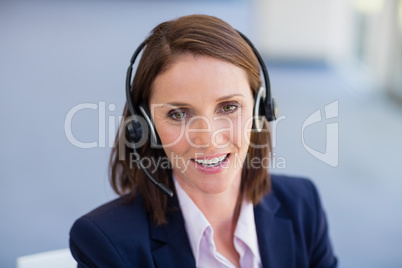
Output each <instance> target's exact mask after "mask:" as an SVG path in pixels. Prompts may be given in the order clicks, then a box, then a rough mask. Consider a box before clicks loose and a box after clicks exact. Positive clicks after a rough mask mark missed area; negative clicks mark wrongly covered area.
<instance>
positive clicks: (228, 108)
mask: <svg viewBox="0 0 402 268" xmlns="http://www.w3.org/2000/svg"><path fill="white" fill-rule="evenodd" d="M238 108H239V104H235V103H227V104H224V105H223V106H222V108H221V111H222V112H223V113H225V114H227V113H232V112H234V111H236V110H237V109H238Z"/></svg>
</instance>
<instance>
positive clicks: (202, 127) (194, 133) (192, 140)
mask: <svg viewBox="0 0 402 268" xmlns="http://www.w3.org/2000/svg"><path fill="white" fill-rule="evenodd" d="M223 133H224V130H223V129H222V122H219V120H216V119H214V118H213V117H206V116H197V117H193V118H192V122H189V127H188V129H187V131H186V134H188V135H187V138H188V142H189V144H190V145H191V146H194V147H195V148H216V147H219V145H221V144H223V143H225V138H224V134H223Z"/></svg>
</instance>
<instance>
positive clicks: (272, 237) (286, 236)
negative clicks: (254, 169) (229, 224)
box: [254, 194, 296, 268]
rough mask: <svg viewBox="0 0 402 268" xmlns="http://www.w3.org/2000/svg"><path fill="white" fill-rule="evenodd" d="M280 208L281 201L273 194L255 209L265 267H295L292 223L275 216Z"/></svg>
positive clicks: (261, 254) (262, 260)
mask: <svg viewBox="0 0 402 268" xmlns="http://www.w3.org/2000/svg"><path fill="white" fill-rule="evenodd" d="M279 207H280V203H279V201H278V200H277V199H276V198H275V196H274V195H272V194H271V195H269V196H267V197H264V199H263V200H262V201H261V202H260V203H259V204H258V205H257V206H255V208H254V218H255V225H256V228H257V236H258V244H259V249H260V256H261V262H262V266H263V267H270V268H272V267H295V262H294V260H295V254H296V252H295V248H294V243H295V239H294V237H293V232H294V231H293V229H292V223H291V221H290V220H287V219H283V218H279V217H278V216H277V215H275V214H276V212H277V211H278V209H279Z"/></svg>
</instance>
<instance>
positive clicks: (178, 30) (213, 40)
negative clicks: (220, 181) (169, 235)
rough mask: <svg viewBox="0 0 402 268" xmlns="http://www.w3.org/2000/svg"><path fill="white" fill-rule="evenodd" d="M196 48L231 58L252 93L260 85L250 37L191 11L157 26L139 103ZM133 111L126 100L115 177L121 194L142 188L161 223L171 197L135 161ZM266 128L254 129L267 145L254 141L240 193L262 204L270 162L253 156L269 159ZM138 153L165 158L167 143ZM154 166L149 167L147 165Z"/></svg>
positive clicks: (138, 80)
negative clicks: (129, 131) (128, 124)
mask: <svg viewBox="0 0 402 268" xmlns="http://www.w3.org/2000/svg"><path fill="white" fill-rule="evenodd" d="M183 54H192V55H203V56H209V57H213V58H216V59H220V60H224V61H227V62H230V63H232V64H234V65H236V66H238V67H240V68H242V69H243V70H245V72H246V73H247V75H248V80H249V84H250V88H251V90H252V92H253V95H255V94H256V92H257V90H258V89H259V87H260V85H261V80H260V74H259V65H258V61H257V58H256V57H255V55H254V53H253V51H252V50H251V48H250V47H249V45H248V44H247V43H246V42H245V40H244V39H243V38H242V37H241V36H240V35H239V34H238V33H237V31H236V30H235V29H234V28H232V27H231V26H230V25H229V24H227V23H226V22H224V21H222V20H220V19H218V18H215V17H211V16H207V15H191V16H185V17H181V18H179V19H177V20H172V21H167V22H164V23H161V24H160V25H158V26H157V27H156V28H155V29H153V31H152V33H151V35H150V36H149V37H148V39H147V40H146V47H145V49H144V52H143V55H142V57H141V60H140V62H139V64H138V68H137V71H136V74H135V76H134V80H133V83H132V88H131V95H132V96H131V97H132V100H133V105H134V107H138V105H139V104H140V103H146V104H148V102H149V98H150V95H151V90H152V85H153V82H154V80H155V78H156V76H157V75H158V74H160V73H162V72H163V71H164V70H166V69H167V68H169V66H170V65H171V64H172V63H174V61H175V60H177V58H178V57H179V56H180V55H183ZM129 116H130V114H129V111H128V110H127V106H126V107H125V108H124V112H123V120H122V122H121V125H120V129H119V131H118V133H117V135H116V139H115V143H114V147H113V149H112V153H111V158H110V170H109V172H110V182H111V185H112V187H113V189H114V191H115V192H116V193H117V194H119V195H125V194H127V193H129V194H130V195H129V197H130V200H132V198H134V196H135V195H136V194H137V191H140V192H141V194H142V196H143V198H144V200H145V206H146V208H147V210H148V211H149V212H150V213H152V215H153V218H154V220H155V221H156V223H157V224H162V223H165V222H166V218H165V213H166V210H167V197H166V196H165V195H164V194H163V193H162V192H161V191H160V190H159V189H158V188H157V187H155V186H154V185H153V184H152V183H151V182H149V181H148V179H147V177H146V175H145V173H144V172H143V171H142V170H141V169H140V168H139V167H138V166H137V165H134V166H133V165H132V163H130V153H132V150H131V149H129V147H127V145H126V134H125V123H124V122H125V121H124V118H126V119H127V118H128V117H129ZM264 128H265V131H263V132H261V133H256V132H252V133H251V137H250V140H251V144H254V145H265V146H261V148H257V147H255V146H249V152H248V157H247V158H246V160H245V163H244V164H243V170H242V181H241V188H240V193H239V198H240V197H245V198H246V199H247V200H250V201H252V202H253V203H254V204H257V203H258V202H259V201H260V199H261V198H262V196H263V195H264V193H266V192H267V191H269V190H270V187H271V184H270V177H269V174H268V170H267V169H268V168H267V166H264V165H263V166H259V167H253V165H249V164H250V160H252V159H255V158H259V159H267V157H268V156H270V154H271V140H270V133H269V131H266V130H267V124H265V127H264ZM138 152H139V154H140V155H141V156H142V157H143V158H144V157H149V159H151V158H153V159H162V158H163V157H164V158H165V159H166V155H165V153H164V151H163V150H162V149H154V148H152V149H151V147H150V142H149V141H146V143H145V144H144V145H143V146H142V147H141V148H139V150H138ZM148 171H150V170H148ZM153 176H154V178H156V180H157V181H159V182H161V183H163V184H165V185H169V186H170V187H172V185H170V184H171V176H172V170H171V168H158V169H156V171H155V172H154V173H153Z"/></svg>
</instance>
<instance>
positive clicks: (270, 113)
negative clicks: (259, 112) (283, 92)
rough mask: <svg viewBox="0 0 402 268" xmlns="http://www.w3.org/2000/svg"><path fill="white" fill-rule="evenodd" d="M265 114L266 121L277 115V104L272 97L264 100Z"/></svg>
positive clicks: (273, 118)
mask: <svg viewBox="0 0 402 268" xmlns="http://www.w3.org/2000/svg"><path fill="white" fill-rule="evenodd" d="M265 116H266V118H267V120H268V122H271V121H274V120H276V118H277V117H278V105H277V103H276V100H275V99H274V98H272V99H270V100H266V105H265Z"/></svg>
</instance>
